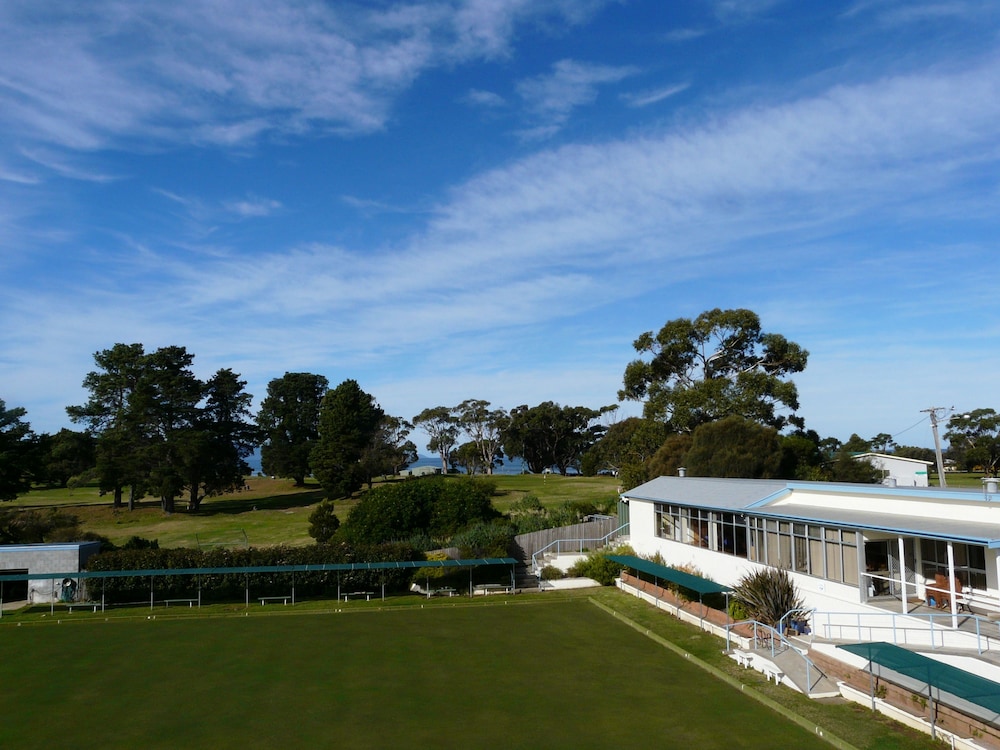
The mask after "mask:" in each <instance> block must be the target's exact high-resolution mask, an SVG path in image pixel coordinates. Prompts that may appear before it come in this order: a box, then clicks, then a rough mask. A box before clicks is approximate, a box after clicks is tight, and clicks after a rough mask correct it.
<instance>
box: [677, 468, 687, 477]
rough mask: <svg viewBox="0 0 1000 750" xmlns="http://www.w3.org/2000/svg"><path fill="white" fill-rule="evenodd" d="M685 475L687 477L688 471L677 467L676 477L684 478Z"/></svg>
mask: <svg viewBox="0 0 1000 750" xmlns="http://www.w3.org/2000/svg"><path fill="white" fill-rule="evenodd" d="M687 475H688V470H687V469H685V468H684V467H683V466H678V467H677V476H679V477H686V476H687Z"/></svg>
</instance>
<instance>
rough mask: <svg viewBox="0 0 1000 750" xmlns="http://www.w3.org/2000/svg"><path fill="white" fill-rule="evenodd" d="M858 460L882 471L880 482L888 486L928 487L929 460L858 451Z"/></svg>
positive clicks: (856, 457)
mask: <svg viewBox="0 0 1000 750" xmlns="http://www.w3.org/2000/svg"><path fill="white" fill-rule="evenodd" d="M854 458H855V459H857V460H858V461H868V462H870V463H871V465H872V466H874V467H875V468H876V469H878V470H879V471H881V472H882V484H884V485H887V486H889V487H929V486H930V483H929V482H928V481H927V477H928V470H929V469H930V466H931V464H932V462H931V461H921V460H920V459H917V458H903V457H901V456H890V455H887V454H885V453H858V454H857V455H855V456H854Z"/></svg>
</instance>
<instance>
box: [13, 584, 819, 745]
mask: <svg viewBox="0 0 1000 750" xmlns="http://www.w3.org/2000/svg"><path fill="white" fill-rule="evenodd" d="M523 601H524V602H525V603H523V604H513V603H512V604H511V605H509V606H505V605H495V606H481V605H480V606H468V605H466V606H450V607H444V606H438V607H432V608H430V607H429V608H427V609H416V608H413V607H410V608H406V609H399V610H383V611H378V610H374V609H371V608H367V609H363V610H362V609H356V610H353V611H350V612H349V613H341V614H335V613H334V614H329V613H328V614H314V615H300V616H290V617H289V616H263V615H258V614H257V613H256V612H254V613H253V615H254V616H248V617H228V618H211V619H206V618H202V619H192V618H178V619H164V618H163V617H162V616H161V617H159V618H158V619H156V620H146V619H145V618H142V619H132V620H118V621H111V622H103V621H101V620H99V619H96V618H91V619H90V620H89V621H87V620H83V619H81V620H78V621H75V622H74V623H73V624H68V623H67V621H66V620H64V621H63V622H64V624H63V625H61V626H38V625H36V626H28V627H7V628H3V629H2V630H0V633H2V638H0V660H2V664H3V665H4V673H5V675H6V679H5V683H6V684H7V685H8V686H9V690H8V691H7V696H6V698H5V701H4V703H5V706H4V713H5V717H6V718H5V720H4V721H3V723H2V724H0V746H2V747H20V748H26V747H60V746H64V744H65V743H66V742H67V741H68V738H70V737H72V738H73V745H74V746H77V747H100V748H119V747H121V748H135V747H146V748H153V747H163V748H177V747H213V748H229V747H232V748H247V747H260V748H273V747H279V746H285V747H334V746H336V747H350V748H389V747H414V748H419V747H475V748H542V747H557V748H562V747H574V748H588V747H590V748H607V747H613V746H614V747H665V746H675V747H699V748H715V747H718V748H736V747H794V748H806V747H820V746H825V745H823V744H821V743H820V742H819V740H817V738H815V737H814V736H813V735H812V734H810V733H809V732H808V731H806V730H803V729H802V728H800V727H798V726H796V725H794V724H791V723H790V722H788V721H786V720H784V719H782V718H781V717H779V716H778V715H777V714H774V713H773V712H772V711H770V710H768V709H766V708H764V707H762V706H760V705H759V704H757V703H755V702H754V701H752V700H750V699H749V698H747V697H746V696H744V695H741V694H740V693H739V692H737V691H736V690H734V689H732V688H731V687H729V686H727V685H725V684H724V683H721V682H718V681H716V680H713V679H711V678H708V677H706V676H705V675H704V674H703V673H701V672H700V670H698V669H697V668H696V667H694V666H692V665H691V664H690V663H687V662H686V661H685V660H684V659H682V658H680V657H677V656H675V655H673V654H672V653H670V652H668V651H666V650H664V649H662V648H657V647H656V646H654V645H653V644H652V643H651V642H650V641H649V640H648V639H647V638H645V637H644V636H642V635H641V634H639V633H636V632H635V631H633V630H631V629H629V628H627V627H625V626H623V625H621V624H619V623H618V622H616V621H615V620H614V619H613V618H611V617H609V616H608V615H607V614H606V613H604V612H602V611H601V610H599V609H598V608H597V607H594V606H593V605H592V604H589V603H588V602H587V601H586V600H584V599H581V598H576V599H563V600H549V601H542V600H540V599H536V600H535V602H536V603H535V604H534V605H533V604H531V603H529V601H530V600H529V599H527V598H525V599H524V600H523Z"/></svg>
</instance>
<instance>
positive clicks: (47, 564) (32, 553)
mask: <svg viewBox="0 0 1000 750" xmlns="http://www.w3.org/2000/svg"><path fill="white" fill-rule="evenodd" d="M100 551H101V543H100V542H65V543H58V544H4V545H0V574H3V575H24V576H26V578H25V580H23V581H4V582H3V583H2V587H3V588H2V597H0V598H2V600H3V601H5V602H12V601H27V602H28V603H30V604H38V603H42V602H45V603H48V602H51V601H72V600H74V599H78V598H80V597H81V595H82V594H83V590H82V588H83V587H82V586H81V583H82V582H81V581H80V580H79V579H74V578H72V577H71V574H73V573H79V572H80V571H82V570H83V569H84V568H85V567H86V564H87V560H89V559H90V558H91V557H92V556H93V555H96V554H97V553H98V552H100ZM51 573H63V574H67V575H66V576H65V577H64V578H51V579H39V580H32V579H29V578H27V576H31V575H40V574H51Z"/></svg>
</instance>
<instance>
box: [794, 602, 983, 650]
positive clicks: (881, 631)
mask: <svg viewBox="0 0 1000 750" xmlns="http://www.w3.org/2000/svg"><path fill="white" fill-rule="evenodd" d="M960 617H961V619H962V621H963V622H965V623H968V622H973V623H974V624H975V630H974V632H970V631H969V630H963V629H961V628H958V627H954V626H953V624H952V622H953V620H954V616H953V615H952V614H951V613H950V612H940V613H938V612H932V613H926V614H925V613H921V612H912V613H909V614H905V615H904V614H900V613H898V612H857V611H854V612H813V632H822V634H823V637H824V638H828V639H830V640H847V639H856V640H859V641H876V640H884V641H888V642H890V643H893V644H895V645H897V646H923V647H928V646H929V647H930V648H931V649H932V650H937V649H939V648H954V649H960V650H966V649H968V650H971V648H972V644H971V641H972V639H973V638H974V639H975V648H976V651H977V652H978V653H979V654H982V653H984V652H986V651H997V650H1000V633H998V634H997V635H991V634H989V633H987V632H984V631H985V630H986V629H990V630H995V629H996V628H997V627H998V625H997V622H996V621H994V620H990V619H989V618H987V617H982V616H980V615H975V614H965V615H961V616H960ZM914 621H917V622H920V623H921V624H920V625H919V626H917V625H916V624H915V623H914ZM921 621H926V625H924V624H923V623H922V622H921Z"/></svg>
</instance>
